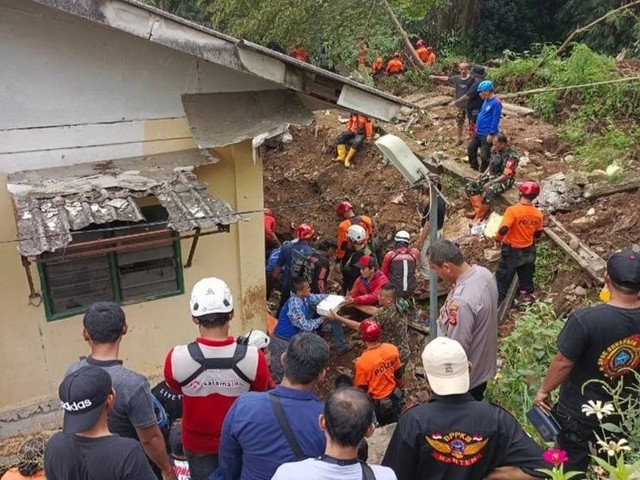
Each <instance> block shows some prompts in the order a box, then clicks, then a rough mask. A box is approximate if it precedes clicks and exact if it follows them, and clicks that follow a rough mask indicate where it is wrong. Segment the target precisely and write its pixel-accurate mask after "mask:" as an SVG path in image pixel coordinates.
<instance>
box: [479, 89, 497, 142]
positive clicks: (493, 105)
mask: <svg viewBox="0 0 640 480" xmlns="http://www.w3.org/2000/svg"><path fill="white" fill-rule="evenodd" d="M501 114H502V102H501V101H500V99H499V98H498V97H496V96H495V95H494V96H493V97H492V98H488V99H487V100H485V101H484V103H483V104H482V108H481V109H480V113H479V114H478V119H477V120H476V135H496V134H497V133H498V132H499V131H500V115H501Z"/></svg>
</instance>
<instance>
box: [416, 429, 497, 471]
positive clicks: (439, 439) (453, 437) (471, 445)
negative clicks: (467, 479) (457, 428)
mask: <svg viewBox="0 0 640 480" xmlns="http://www.w3.org/2000/svg"><path fill="white" fill-rule="evenodd" d="M425 439H426V440H427V443H428V444H429V445H430V446H431V448H433V452H431V456H432V457H433V458H435V459H436V460H437V461H438V462H441V463H450V464H453V465H458V466H460V467H470V466H471V465H474V464H475V463H477V462H478V461H479V460H480V459H481V458H482V450H484V448H485V447H486V446H487V442H488V441H489V439H488V438H485V437H483V436H481V435H469V434H467V433H464V432H451V433H447V434H446V435H442V434H440V433H433V434H431V435H427V436H426V437H425Z"/></svg>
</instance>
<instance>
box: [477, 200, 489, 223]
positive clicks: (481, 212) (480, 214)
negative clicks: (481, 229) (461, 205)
mask: <svg viewBox="0 0 640 480" xmlns="http://www.w3.org/2000/svg"><path fill="white" fill-rule="evenodd" d="M490 209H491V206H490V205H487V204H486V203H482V204H480V208H478V211H477V212H476V216H475V217H473V224H474V225H475V224H477V223H480V222H481V221H482V220H484V218H485V217H486V216H487V213H489V210H490Z"/></svg>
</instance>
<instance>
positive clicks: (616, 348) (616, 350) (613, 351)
mask: <svg viewBox="0 0 640 480" xmlns="http://www.w3.org/2000/svg"><path fill="white" fill-rule="evenodd" d="M598 367H600V371H601V372H602V373H603V374H604V375H605V376H607V377H609V378H616V377H621V376H622V375H626V374H627V373H629V372H630V371H631V370H636V369H638V367H640V334H636V335H631V336H630V337H627V338H623V339H622V340H618V341H617V342H615V343H613V344H612V345H609V346H608V347H607V348H606V349H605V350H604V352H602V353H601V354H600V358H599V359H598Z"/></svg>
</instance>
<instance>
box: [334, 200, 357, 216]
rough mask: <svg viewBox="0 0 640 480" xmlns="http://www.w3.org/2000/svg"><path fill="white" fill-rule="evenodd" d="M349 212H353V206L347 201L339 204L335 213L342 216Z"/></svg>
mask: <svg viewBox="0 0 640 480" xmlns="http://www.w3.org/2000/svg"><path fill="white" fill-rule="evenodd" d="M349 210H353V205H351V202H348V201H347V200H345V201H343V202H340V203H339V204H338V206H337V207H336V213H337V214H338V215H344V214H345V213H347V212H348V211H349Z"/></svg>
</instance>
